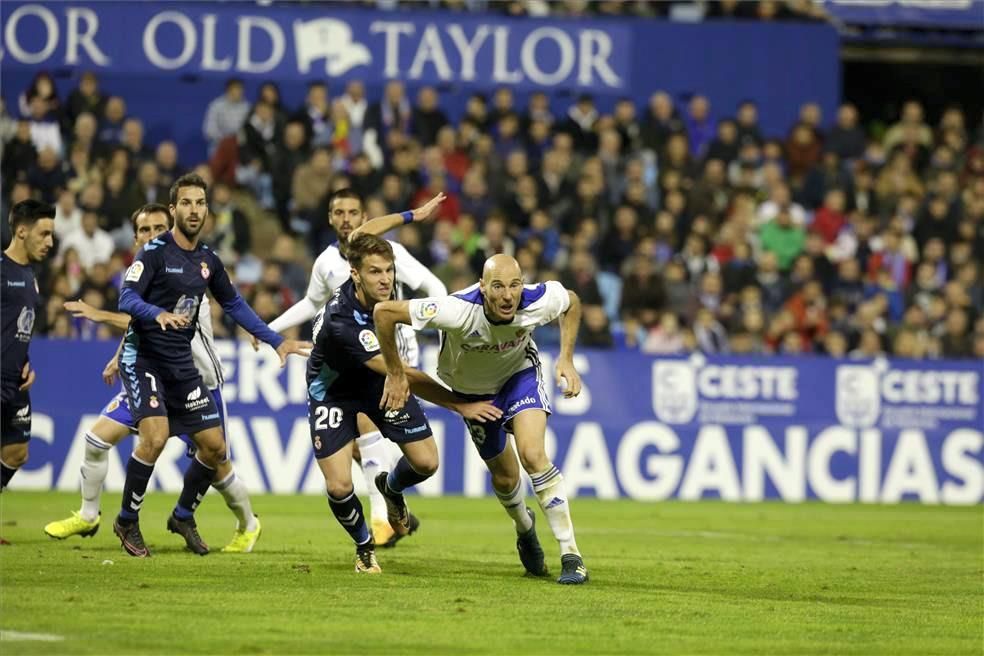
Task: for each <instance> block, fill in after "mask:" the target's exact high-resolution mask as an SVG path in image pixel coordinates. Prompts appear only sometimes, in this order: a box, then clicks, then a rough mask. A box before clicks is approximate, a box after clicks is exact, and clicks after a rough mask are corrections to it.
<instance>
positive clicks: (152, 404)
mask: <svg viewBox="0 0 984 656" xmlns="http://www.w3.org/2000/svg"><path fill="white" fill-rule="evenodd" d="M148 405H150V407H151V408H156V407H158V406H159V405H160V403H158V402H157V397H156V396H152V397H150V402H149V404H148Z"/></svg>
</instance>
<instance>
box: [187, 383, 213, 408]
mask: <svg viewBox="0 0 984 656" xmlns="http://www.w3.org/2000/svg"><path fill="white" fill-rule="evenodd" d="M187 401H188V402H187V403H185V409H186V410H200V409H201V408H204V407H205V406H207V405H208V401H209V398H208V395H205V396H204V397H203V396H202V388H201V387H200V386H199V387H196V388H195V389H193V390H192V391H191V392H189V393H188V398H187Z"/></svg>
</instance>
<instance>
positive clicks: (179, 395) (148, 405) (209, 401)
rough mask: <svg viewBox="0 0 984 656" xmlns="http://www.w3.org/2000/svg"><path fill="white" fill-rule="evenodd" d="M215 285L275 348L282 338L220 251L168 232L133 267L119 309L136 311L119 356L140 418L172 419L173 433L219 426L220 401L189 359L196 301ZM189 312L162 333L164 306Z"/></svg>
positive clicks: (224, 301)
mask: <svg viewBox="0 0 984 656" xmlns="http://www.w3.org/2000/svg"><path fill="white" fill-rule="evenodd" d="M206 289H207V290H209V291H211V292H212V295H213V296H214V297H215V300H216V301H218V302H219V304H221V305H222V307H223V309H224V310H225V311H226V312H227V313H229V315H230V316H232V317H233V318H234V319H236V321H237V322H239V323H240V325H243V327H244V328H246V329H247V330H249V331H250V332H253V333H255V334H257V335H258V336H259V337H260V338H261V339H263V341H265V342H267V343H268V344H271V345H272V346H274V347H277V346H279V345H280V343H281V342H282V341H283V338H282V337H281V336H279V335H277V334H276V333H274V332H272V331H271V330H270V329H269V328H267V326H266V324H264V323H263V322H262V321H261V320H260V319H259V318H258V317H257V316H256V315H255V314H254V313H253V311H252V310H251V309H250V308H249V306H248V305H247V304H246V302H245V301H244V300H243V298H242V297H241V296H240V295H239V292H237V291H236V288H235V287H234V286H233V285H232V282H231V281H230V280H229V275H228V274H227V273H226V271H225V268H224V267H223V266H222V262H221V261H220V260H219V258H218V257H217V256H216V255H215V253H214V252H213V251H212V250H210V249H209V248H208V246H205V245H204V244H199V245H198V246H197V248H195V249H194V250H191V251H188V250H185V249H183V248H181V247H180V246H178V245H177V244H175V243H174V236H173V235H172V234H171V233H170V232H166V233H164V234H163V235H161V236H160V237H157V238H156V239H154V240H152V241H150V242H149V243H148V244H147V245H146V246H144V248H143V250H142V251H141V252H140V253H139V254H138V255H137V259H136V261H135V262H134V263H133V264H132V265H131V266H130V269H129V270H128V271H127V274H126V279H125V281H124V285H123V293H122V295H121V297H120V309H121V310H122V311H124V312H127V313H128V314H130V315H131V316H133V321H132V322H131V324H130V328H129V330H127V333H126V337H125V339H124V345H123V350H122V352H121V353H120V374H121V378H122V380H123V385H124V387H125V388H126V392H127V396H128V397H129V399H130V410H131V412H132V413H133V420H134V423H136V424H139V423H140V420H141V419H143V418H145V417H164V416H166V417H167V418H168V423H169V425H170V432H171V434H172V435H173V434H179V433H188V434H194V433H197V432H199V431H202V430H205V429H208V428H213V427H215V426H220V425H221V423H222V421H221V418H220V416H219V410H218V407H217V406H216V405H215V400H214V399H213V398H212V395H211V393H210V392H209V391H208V389H207V388H206V386H205V385H204V383H203V382H202V379H201V376H200V375H199V373H198V369H197V368H196V367H195V363H194V360H193V359H192V356H191V339H192V337H194V335H195V330H196V327H197V323H198V305H199V303H200V302H201V298H202V295H203V294H204V293H205V291H206ZM162 309H163V310H164V311H166V312H171V313H173V314H176V315H179V316H183V317H186V318H187V319H188V324H187V325H186V326H185V327H183V328H169V329H167V330H161V326H160V324H158V323H157V320H156V318H157V315H158V314H160V312H161V310H162Z"/></svg>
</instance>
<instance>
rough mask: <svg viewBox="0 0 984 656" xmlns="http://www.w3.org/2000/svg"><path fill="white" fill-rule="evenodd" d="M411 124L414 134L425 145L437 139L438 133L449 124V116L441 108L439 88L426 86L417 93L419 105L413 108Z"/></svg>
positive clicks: (429, 144)
mask: <svg viewBox="0 0 984 656" xmlns="http://www.w3.org/2000/svg"><path fill="white" fill-rule="evenodd" d="M410 122H411V125H412V126H413V135H414V136H415V137H416V138H417V140H418V141H420V143H421V144H422V145H424V146H431V145H433V144H434V143H435V142H436V141H437V133H438V131H439V130H440V129H441V128H443V127H444V126H445V125H447V124H448V117H447V115H445V113H444V112H443V111H442V110H441V107H440V104H439V98H438V95H437V90H436V89H434V87H431V86H425V87H422V88H421V89H420V91H419V92H418V93H417V105H416V106H415V107H414V108H413V113H412V118H411V121H410Z"/></svg>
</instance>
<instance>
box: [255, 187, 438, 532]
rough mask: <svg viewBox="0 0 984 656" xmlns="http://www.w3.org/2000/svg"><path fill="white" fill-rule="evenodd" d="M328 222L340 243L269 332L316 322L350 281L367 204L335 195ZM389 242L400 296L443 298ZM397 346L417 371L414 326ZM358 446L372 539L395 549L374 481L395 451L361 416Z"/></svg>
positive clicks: (414, 214)
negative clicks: (351, 257) (352, 246)
mask: <svg viewBox="0 0 984 656" xmlns="http://www.w3.org/2000/svg"><path fill="white" fill-rule="evenodd" d="M443 200H444V195H443V194H439V195H438V196H436V197H435V198H433V199H431V200H430V201H428V202H427V203H426V204H425V205H422V206H421V207H419V208H417V209H416V210H408V211H406V212H403V213H402V216H400V215H398V216H400V220H398V221H396V222H394V226H395V225H399V224H400V223H411V222H413V221H423V220H425V219H427V218H429V217H430V215H431V214H432V213H433V211H434V210H435V209H436V208H437V207H438V206H439V205H440V203H441V201H443ZM328 218H329V221H330V222H331V225H332V228H334V229H335V234H336V235H337V236H338V242H336V243H334V244H332V245H331V246H329V247H328V248H326V249H325V250H324V251H322V253H321V255H319V256H318V258H317V259H316V260H315V262H314V267H313V268H312V270H311V281H310V282H309V283H308V289H307V293H306V294H305V296H304V298H302V299H301V300H300V301H298V302H297V303H295V304H294V305H292V306H291V307H289V308H288V309H287V310H285V311H284V313H283V314H281V315H280V316H279V317H277V318H276V319H274V320H273V321H272V322H271V323H270V328H271V329H273V330H274V331H275V332H282V331H284V330H287V329H288V328H293V327H294V326H298V325H300V324H302V323H304V322H306V321H310V320H311V319H313V318H314V316H315V315H316V314H317V313H318V312H319V311H320V310H321V308H323V307H324V306H325V305H326V304H327V303H328V301H330V300H331V297H332V295H333V294H334V293H335V290H336V289H338V288H339V287H340V286H341V285H342V283H344V282H345V281H346V280H348V279H349V275H350V274H351V271H352V267H351V266H350V265H349V263H348V260H346V259H345V257H344V256H343V255H342V252H341V250H340V249H339V244H340V243H345V242H346V241H347V240H348V238H349V235H351V234H352V231H354V230H355V229H356V228H358V227H359V226H361V225H362V224H363V223H364V222H365V221H366V212H365V204H364V203H363V201H362V198H361V197H360V196H359V194H357V193H356V192H355V191H353V190H352V189H340V190H339V191H336V192H335V193H334V194H333V195H332V197H331V200H330V201H329V203H328ZM389 243H390V245H391V246H392V247H393V254H394V255H395V256H396V282H397V285H396V294H397V298H402V297H403V293H402V288H403V286H404V285H405V286H407V287H409V288H410V289H412V290H413V291H418V290H419V291H422V292H423V293H424V294H425V295H427V296H443V295H445V294H447V293H448V290H447V288H446V287H445V286H444V283H442V282H441V281H440V279H439V278H438V277H437V276H435V275H434V274H433V273H431V272H430V270H429V269H428V268H427V267H425V266H424V265H423V264H421V263H420V262H419V261H418V260H417V259H416V258H415V257H414V256H413V255H411V254H410V253H409V251H407V249H406V248H404V247H403V246H401V245H400V244H398V243H396V242H393V241H390V242H389ZM397 343H398V347H399V353H400V357H401V358H402V360H403V362H404V363H406V365H407V366H409V367H414V368H417V367H418V366H419V364H420V349H419V347H418V346H417V335H416V332H415V331H414V330H413V329H412V328H411V327H410V326H405V327H404V328H403V329H402V330H400V333H399V335H398V336H397ZM356 446H357V448H358V452H359V464H360V466H361V467H362V473H363V476H364V477H365V482H366V487H367V488H368V493H369V505H370V510H371V516H372V522H371V525H372V534H373V538H374V540H375V542H376V544H377V545H379V546H384V547H391V546H393V545H394V544H396V542H397V541H398V540H399V539H400V537H401V536H399V535H398V534H396V533H395V532H394V531H393V529H392V527H391V526H390V524H389V521H388V520H387V516H386V501H385V499H384V498H383V495H382V493H381V492H380V491H379V490H377V489H376V485H375V484H374V482H373V481H374V479H375V477H376V476H377V475H378V474H379V473H380V472H383V471H389V469H390V468H391V465H392V459H393V453H392V452H391V451H390V447H389V445H388V444H387V443H386V442H385V440H383V436H382V434H381V433H380V432H379V430H378V429H377V428H376V426H375V425H373V423H372V422H371V421H369V419H368V418H367V417H366V416H365V415H361V414H360V415H359V437H358V439H356Z"/></svg>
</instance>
